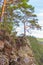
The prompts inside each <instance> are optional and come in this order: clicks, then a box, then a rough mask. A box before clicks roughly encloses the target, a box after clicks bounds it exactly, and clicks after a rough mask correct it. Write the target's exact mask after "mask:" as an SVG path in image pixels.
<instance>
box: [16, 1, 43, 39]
mask: <svg viewBox="0 0 43 65" xmlns="http://www.w3.org/2000/svg"><path fill="white" fill-rule="evenodd" d="M29 3H30V4H31V5H33V6H34V7H35V13H36V15H37V18H38V23H39V24H40V25H41V26H42V30H41V31H40V30H32V31H31V32H32V34H31V33H28V32H26V34H27V35H30V34H31V36H35V37H38V38H43V0H30V1H29ZM17 31H18V35H19V34H21V33H23V24H21V23H20V27H18V28H17Z"/></svg>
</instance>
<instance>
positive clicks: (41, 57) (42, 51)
mask: <svg viewBox="0 0 43 65" xmlns="http://www.w3.org/2000/svg"><path fill="white" fill-rule="evenodd" d="M28 39H29V41H30V44H31V47H32V50H33V52H34V57H35V59H36V63H37V65H43V44H39V42H38V40H37V39H36V38H35V37H28Z"/></svg>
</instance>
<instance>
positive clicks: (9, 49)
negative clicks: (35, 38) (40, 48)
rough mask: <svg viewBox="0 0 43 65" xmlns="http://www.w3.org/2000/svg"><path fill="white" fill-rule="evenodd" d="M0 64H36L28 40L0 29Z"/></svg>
mask: <svg viewBox="0 0 43 65" xmlns="http://www.w3.org/2000/svg"><path fill="white" fill-rule="evenodd" d="M0 65H36V62H35V59H34V55H33V52H32V49H31V46H30V42H29V40H28V39H27V38H25V37H17V38H15V41H14V39H13V36H11V35H9V34H8V33H7V32H6V31H4V30H0Z"/></svg>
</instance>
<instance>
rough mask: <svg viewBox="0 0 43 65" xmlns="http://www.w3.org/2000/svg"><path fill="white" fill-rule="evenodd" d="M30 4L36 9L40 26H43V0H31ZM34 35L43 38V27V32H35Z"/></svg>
mask: <svg viewBox="0 0 43 65" xmlns="http://www.w3.org/2000/svg"><path fill="white" fill-rule="evenodd" d="M30 3H31V4H32V5H33V6H34V7H35V13H36V14H37V18H38V22H39V24H40V25H41V26H43V0H30ZM32 35H34V36H36V37H41V38H43V27H42V30H41V31H39V30H38V31H36V30H34V32H33V33H32Z"/></svg>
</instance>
